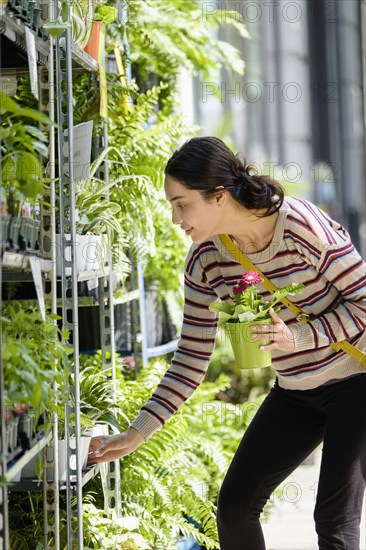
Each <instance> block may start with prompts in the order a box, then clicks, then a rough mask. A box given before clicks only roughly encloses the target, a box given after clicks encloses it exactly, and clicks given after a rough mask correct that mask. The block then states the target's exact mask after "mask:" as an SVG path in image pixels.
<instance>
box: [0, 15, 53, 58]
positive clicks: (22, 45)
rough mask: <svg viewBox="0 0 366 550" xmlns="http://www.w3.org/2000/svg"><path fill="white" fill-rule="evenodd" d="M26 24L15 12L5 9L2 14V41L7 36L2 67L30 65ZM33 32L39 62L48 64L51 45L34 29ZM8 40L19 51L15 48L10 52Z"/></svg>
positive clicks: (0, 21) (0, 24)
mask: <svg viewBox="0 0 366 550" xmlns="http://www.w3.org/2000/svg"><path fill="white" fill-rule="evenodd" d="M25 29H26V25H25V24H24V22H23V21H22V20H21V19H19V18H18V17H17V16H16V15H15V14H12V13H9V12H8V11H7V10H4V11H3V12H2V14H1V16H0V36H1V37H2V38H1V41H3V38H5V40H4V42H5V43H3V44H2V50H3V51H4V52H5V51H6V54H7V55H6V56H2V58H1V66H2V68H7V67H12V68H14V67H23V66H27V65H28V57H27V47H26V38H25V33H26V30H25ZM32 33H33V34H34V36H35V44H36V53H37V63H38V64H39V65H46V63H47V59H48V56H49V52H50V51H49V47H48V44H47V43H46V42H44V41H43V40H42V39H41V38H40V37H39V36H37V35H36V34H35V33H34V31H32ZM6 40H8V41H10V42H11V43H12V44H14V46H16V48H17V49H18V51H16V50H14V51H12V52H9V47H8V46H9V43H7V44H6Z"/></svg>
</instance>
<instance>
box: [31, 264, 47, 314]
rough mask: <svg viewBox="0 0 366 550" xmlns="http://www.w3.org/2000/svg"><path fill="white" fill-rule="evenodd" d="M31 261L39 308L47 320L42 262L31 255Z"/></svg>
mask: <svg viewBox="0 0 366 550" xmlns="http://www.w3.org/2000/svg"><path fill="white" fill-rule="evenodd" d="M29 263H30V266H31V269H32V275H33V281H34V286H35V287H36V292H37V298H38V303H39V310H40V312H41V316H42V319H43V320H44V321H45V320H46V306H45V302H44V292H43V282H42V271H41V262H40V261H39V258H36V257H32V256H31V257H30V258H29Z"/></svg>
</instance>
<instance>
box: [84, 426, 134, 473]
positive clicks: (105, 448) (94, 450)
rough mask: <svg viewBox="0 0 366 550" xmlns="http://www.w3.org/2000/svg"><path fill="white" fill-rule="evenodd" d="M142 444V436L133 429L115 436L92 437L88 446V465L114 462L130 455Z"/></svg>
mask: <svg viewBox="0 0 366 550" xmlns="http://www.w3.org/2000/svg"><path fill="white" fill-rule="evenodd" d="M142 443H144V438H143V436H142V435H141V434H140V432H138V431H137V430H135V429H134V428H129V429H128V430H127V431H126V432H123V433H119V434H115V435H101V436H97V437H92V439H91V442H90V446H89V459H88V464H97V463H99V462H109V461H110V460H116V459H117V458H121V457H123V456H126V455H128V454H130V453H132V452H133V451H135V450H136V449H137V448H138V447H139V446H140V445H141V444H142Z"/></svg>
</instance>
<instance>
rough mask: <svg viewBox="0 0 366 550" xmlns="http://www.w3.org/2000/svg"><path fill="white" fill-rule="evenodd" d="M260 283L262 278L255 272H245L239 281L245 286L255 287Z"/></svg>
mask: <svg viewBox="0 0 366 550" xmlns="http://www.w3.org/2000/svg"><path fill="white" fill-rule="evenodd" d="M262 281H263V279H262V277H261V276H260V275H259V273H257V272H256V271H247V272H246V273H245V275H243V276H242V278H241V279H240V283H241V282H243V283H244V284H245V285H246V286H247V285H255V284H256V283H261V282H262ZM240 283H239V285H240Z"/></svg>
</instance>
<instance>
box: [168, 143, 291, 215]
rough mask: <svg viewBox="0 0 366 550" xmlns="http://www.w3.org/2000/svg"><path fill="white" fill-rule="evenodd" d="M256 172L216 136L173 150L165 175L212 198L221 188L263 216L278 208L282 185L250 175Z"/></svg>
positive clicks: (282, 194)
mask: <svg viewBox="0 0 366 550" xmlns="http://www.w3.org/2000/svg"><path fill="white" fill-rule="evenodd" d="M254 171H255V169H254V167H253V166H251V165H250V164H246V162H245V161H244V162H242V161H241V160H240V159H239V158H238V155H234V153H233V152H232V151H231V150H230V149H229V147H228V146H227V145H226V144H225V143H224V142H223V141H221V139H218V138H216V137H195V138H191V139H189V140H188V141H186V142H185V143H184V144H183V145H182V147H180V149H178V150H177V151H175V152H174V153H173V155H172V156H171V158H170V159H169V160H168V163H167V165H166V167H165V174H167V175H169V176H171V177H172V178H175V179H176V180H178V181H179V182H180V183H182V185H184V186H185V187H187V188H188V189H195V190H197V191H200V193H201V194H202V196H203V197H205V198H209V197H212V196H213V195H214V194H215V193H216V192H217V191H218V188H220V187H224V188H225V189H227V190H228V192H229V193H230V194H231V196H232V197H233V198H234V199H235V200H236V201H237V202H239V203H240V204H242V205H243V206H245V207H246V208H247V209H249V210H259V209H263V208H265V209H266V212H265V213H264V214H263V217H265V216H270V215H271V214H274V213H275V212H277V210H279V209H280V208H281V205H282V203H283V199H284V190H283V188H282V185H281V184H280V183H278V182H277V181H275V180H274V179H272V178H270V177H269V176H260V175H258V174H255V173H254V174H253V173H252V172H254Z"/></svg>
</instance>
